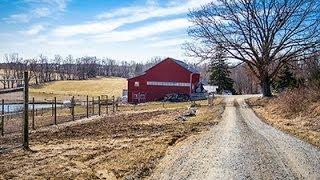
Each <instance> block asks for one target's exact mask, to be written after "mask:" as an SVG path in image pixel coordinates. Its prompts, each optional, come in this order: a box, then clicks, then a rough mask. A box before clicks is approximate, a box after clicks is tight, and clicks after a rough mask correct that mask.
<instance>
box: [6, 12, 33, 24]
mask: <svg viewBox="0 0 320 180" xmlns="http://www.w3.org/2000/svg"><path fill="white" fill-rule="evenodd" d="M3 20H4V21H5V22H7V23H27V22H29V21H30V17H29V15H28V14H12V15H10V16H9V17H7V18H3Z"/></svg>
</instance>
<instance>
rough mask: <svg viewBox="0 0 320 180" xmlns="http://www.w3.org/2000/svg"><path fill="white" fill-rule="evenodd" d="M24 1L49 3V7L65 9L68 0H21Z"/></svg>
mask: <svg viewBox="0 0 320 180" xmlns="http://www.w3.org/2000/svg"><path fill="white" fill-rule="evenodd" d="M23 1H24V2H25V3H33V4H41V5H49V6H50V7H53V8H57V9H58V10H59V11H65V9H66V7H67V4H68V2H69V1H70V0H23Z"/></svg>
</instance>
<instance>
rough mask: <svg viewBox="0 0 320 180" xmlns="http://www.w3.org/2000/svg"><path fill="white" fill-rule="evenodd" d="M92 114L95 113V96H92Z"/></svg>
mask: <svg viewBox="0 0 320 180" xmlns="http://www.w3.org/2000/svg"><path fill="white" fill-rule="evenodd" d="M92 115H94V97H92Z"/></svg>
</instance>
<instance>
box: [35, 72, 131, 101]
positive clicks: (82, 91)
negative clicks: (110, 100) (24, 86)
mask: <svg viewBox="0 0 320 180" xmlns="http://www.w3.org/2000/svg"><path fill="white" fill-rule="evenodd" d="M123 89H127V80H126V79H124V78H118V77H110V78H96V79H90V80H80V81H79V80H69V81H55V82H50V83H45V84H42V85H41V86H33V87H32V88H31V89H30V96H34V97H37V98H40V97H41V98H42V99H46V98H53V97H54V96H57V97H58V99H61V98H62V99H63V98H70V97H71V96H79V97H80V96H83V97H84V96H86V95H89V96H100V95H108V96H116V97H119V96H121V95H122V90H123ZM60 97H61V98H60Z"/></svg>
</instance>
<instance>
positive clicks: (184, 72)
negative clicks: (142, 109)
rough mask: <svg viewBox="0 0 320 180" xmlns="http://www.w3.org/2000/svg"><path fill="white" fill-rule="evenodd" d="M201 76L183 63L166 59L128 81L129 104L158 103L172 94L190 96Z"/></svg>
mask: <svg viewBox="0 0 320 180" xmlns="http://www.w3.org/2000/svg"><path fill="white" fill-rule="evenodd" d="M199 78H200V74H199V73H198V71H196V70H195V69H193V68H191V67H188V65H187V64H186V63H184V62H182V61H179V60H175V59H172V58H166V59H164V60H163V61H161V62H159V63H158V64H156V65H155V66H153V67H151V68H149V69H148V70H147V71H145V73H144V74H143V75H140V76H136V77H133V78H130V79H128V102H129V103H136V102H137V101H138V102H145V101H156V100H159V99H161V98H163V97H164V96H165V95H166V94H170V93H183V94H190V93H191V92H192V91H193V88H194V87H195V85H197V84H198V82H199Z"/></svg>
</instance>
